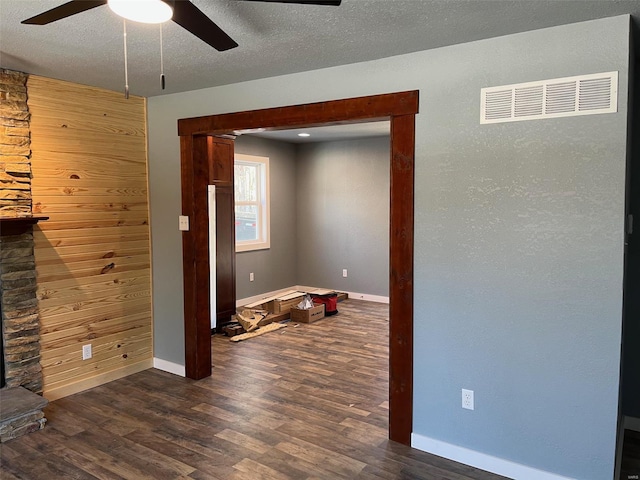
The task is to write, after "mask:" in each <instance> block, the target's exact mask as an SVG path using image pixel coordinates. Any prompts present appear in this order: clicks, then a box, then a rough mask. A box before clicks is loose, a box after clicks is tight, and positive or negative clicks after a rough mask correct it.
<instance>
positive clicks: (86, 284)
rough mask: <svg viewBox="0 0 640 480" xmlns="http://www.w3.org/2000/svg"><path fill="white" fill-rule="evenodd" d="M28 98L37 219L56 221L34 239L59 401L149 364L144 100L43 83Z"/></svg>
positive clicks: (47, 370) (51, 388) (35, 81)
mask: <svg viewBox="0 0 640 480" xmlns="http://www.w3.org/2000/svg"><path fill="white" fill-rule="evenodd" d="M27 91H28V95H29V100H28V104H29V109H30V111H31V148H32V171H33V183H32V189H33V212H34V213H37V214H42V215H47V216H49V217H50V218H49V220H48V221H47V222H41V224H40V225H39V226H38V227H37V228H36V229H35V232H34V241H35V258H36V270H37V275H38V290H37V296H38V301H39V308H40V318H41V345H42V352H41V363H42V369H43V374H44V394H45V396H46V397H47V398H49V399H55V398H59V397H61V396H65V395H69V394H72V393H75V392H78V391H81V390H83V389H85V388H89V387H92V386H95V385H100V384H101V383H105V382H107V381H111V380H113V379H115V378H118V377H121V376H124V375H127V374H129V373H133V372H136V371H139V370H143V369H145V368H148V367H150V366H151V364H152V317H151V270H150V243H149V226H148V221H149V204H148V195H147V153H146V145H147V140H146V123H145V122H146V103H145V100H144V99H143V98H139V97H130V98H129V99H128V100H126V99H124V98H123V95H122V94H121V93H116V92H110V91H107V90H102V89H98V88H93V87H87V86H83V85H77V84H73V83H68V82H61V81H58V80H52V79H48V78H43V77H37V76H31V77H29V80H28V83H27ZM88 343H90V344H91V345H92V347H93V357H92V358H91V359H90V360H82V346H83V345H86V344H88Z"/></svg>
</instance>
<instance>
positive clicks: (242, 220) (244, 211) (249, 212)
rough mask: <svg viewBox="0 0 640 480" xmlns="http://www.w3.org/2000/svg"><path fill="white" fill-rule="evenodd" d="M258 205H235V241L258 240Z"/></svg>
mask: <svg viewBox="0 0 640 480" xmlns="http://www.w3.org/2000/svg"><path fill="white" fill-rule="evenodd" d="M257 219H258V207H257V206H255V205H242V206H238V205H236V242H241V241H247V240H250V241H251V240H253V241H255V240H258V225H257Z"/></svg>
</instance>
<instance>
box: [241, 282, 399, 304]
mask: <svg viewBox="0 0 640 480" xmlns="http://www.w3.org/2000/svg"><path fill="white" fill-rule="evenodd" d="M291 290H295V291H298V292H310V291H313V290H318V287H310V286H308V285H294V286H292V287H289V288H282V289H280V290H274V291H272V292H266V293H261V294H260V295H254V296H253V297H246V298H239V299H238V300H236V307H243V306H245V305H250V304H252V303H255V302H257V301H258V300H262V299H264V298H272V297H276V296H278V295H280V294H282V293H285V292H290V291H291ZM329 290H330V289H329ZM334 291H335V292H342V293H346V294H347V295H349V298H352V299H354V300H365V301H367V302H376V303H387V304H388V303H389V297H383V296H380V295H369V294H368V293H355V292H345V291H344V290H340V289H337V290H336V289H334Z"/></svg>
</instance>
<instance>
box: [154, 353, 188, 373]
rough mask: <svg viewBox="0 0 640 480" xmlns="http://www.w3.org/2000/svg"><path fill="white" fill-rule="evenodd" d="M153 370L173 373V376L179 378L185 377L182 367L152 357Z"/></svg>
mask: <svg viewBox="0 0 640 480" xmlns="http://www.w3.org/2000/svg"><path fill="white" fill-rule="evenodd" d="M153 368H157V369H158V370H162V371H163V372H168V373H173V374H174V375H179V376H181V377H186V376H187V373H186V371H185V367H184V365H179V364H177V363H173V362H168V361H166V360H162V359H161V358H156V357H153Z"/></svg>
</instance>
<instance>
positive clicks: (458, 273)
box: [148, 16, 629, 480]
mask: <svg viewBox="0 0 640 480" xmlns="http://www.w3.org/2000/svg"><path fill="white" fill-rule="evenodd" d="M594 39H597V40H598V41H594ZM628 55H629V17H628V16H621V17H613V18H607V19H602V20H596V21H591V22H584V23H579V24H573V25H566V26H561V27H555V28H549V29H545V30H539V31H532V32H525V33H521V34H517V35H510V36H506V37H500V38H495V39H489V40H483V41H478V42H473V43H468V44H463V45H456V46H451V47H446V48H440V49H435V50H430V51H424V52H417V53H413V54H408V55H402V56H397V57H391V58H386V59H381V60H377V61H372V62H366V63H357V64H352V65H345V66H341V67H335V68H328V69H323V70H317V71H313V72H306V73H299V74H293V75H286V76H282V77H277V78H268V79H263V80H257V81H252V82H246V83H241V84H234V85H227V86H223V87H217V88H211V89H204V90H199V91H193V92H186V93H182V94H175V95H166V96H161V97H154V98H150V99H149V102H148V116H149V170H150V172H149V182H150V194H151V208H152V212H151V213H152V216H151V221H152V223H151V227H152V239H153V272H154V273H153V278H154V332H155V338H156V344H155V355H156V357H159V358H162V359H165V360H168V361H172V362H177V363H183V362H184V341H183V330H182V328H183V326H182V325H183V321H182V293H181V292H182V279H181V277H180V272H181V271H182V267H181V244H180V234H179V232H178V230H177V221H176V217H177V216H178V214H179V213H180V182H179V178H180V172H179V163H180V162H179V141H178V138H177V136H176V120H177V119H178V118H184V117H192V116H199V115H208V114H214V113H225V112H233V111H243V110H249V109H257V108H267V107H275V106H282V105H293V104H300V103H307V102H315V101H322V100H329V99H337V98H348V97H356V96H362V95H370V94H378V93H387V92H394V91H404V90H411V89H419V90H420V114H419V115H418V116H417V118H416V175H415V186H416V197H415V202H416V215H415V251H416V256H415V262H414V267H415V269H414V285H415V301H414V311H415V318H414V321H415V325H414V332H415V344H414V349H415V363H414V423H413V431H414V434H418V435H422V436H425V437H429V438H432V439H436V440H439V441H442V442H447V443H450V444H453V445H458V446H462V447H466V448H468V449H471V450H475V451H478V452H482V453H486V454H489V455H493V456H495V457H500V458H503V459H507V460H510V461H513V462H517V463H520V464H523V465H528V466H532V467H536V468H539V469H542V470H546V471H549V472H554V473H557V474H562V475H566V476H570V477H576V478H581V479H594V480H595V479H604V478H611V477H612V475H613V462H614V450H615V440H616V420H617V408H618V384H619V368H620V340H621V333H620V330H621V309H622V271H623V268H622V266H623V225H624V190H625V178H624V177H625V156H626V133H627V124H626V118H627V87H628V86H627V80H628V62H629V60H628ZM612 70H617V71H619V73H620V81H619V112H618V113H617V114H608V115H593V116H584V117H573V118H562V119H553V120H544V121H530V122H517V123H508V124H497V125H486V126H482V125H479V120H478V119H479V98H480V88H481V87H484V86H491V85H504V84H511V83H518V82H525V81H532V80H537V79H546V78H555V77H563V76H571V75H578V74H587V73H596V72H605V71H612ZM363 79H366V81H363ZM460 388H470V389H473V390H475V395H476V397H475V399H476V409H475V411H468V410H463V409H461V408H460Z"/></svg>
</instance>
